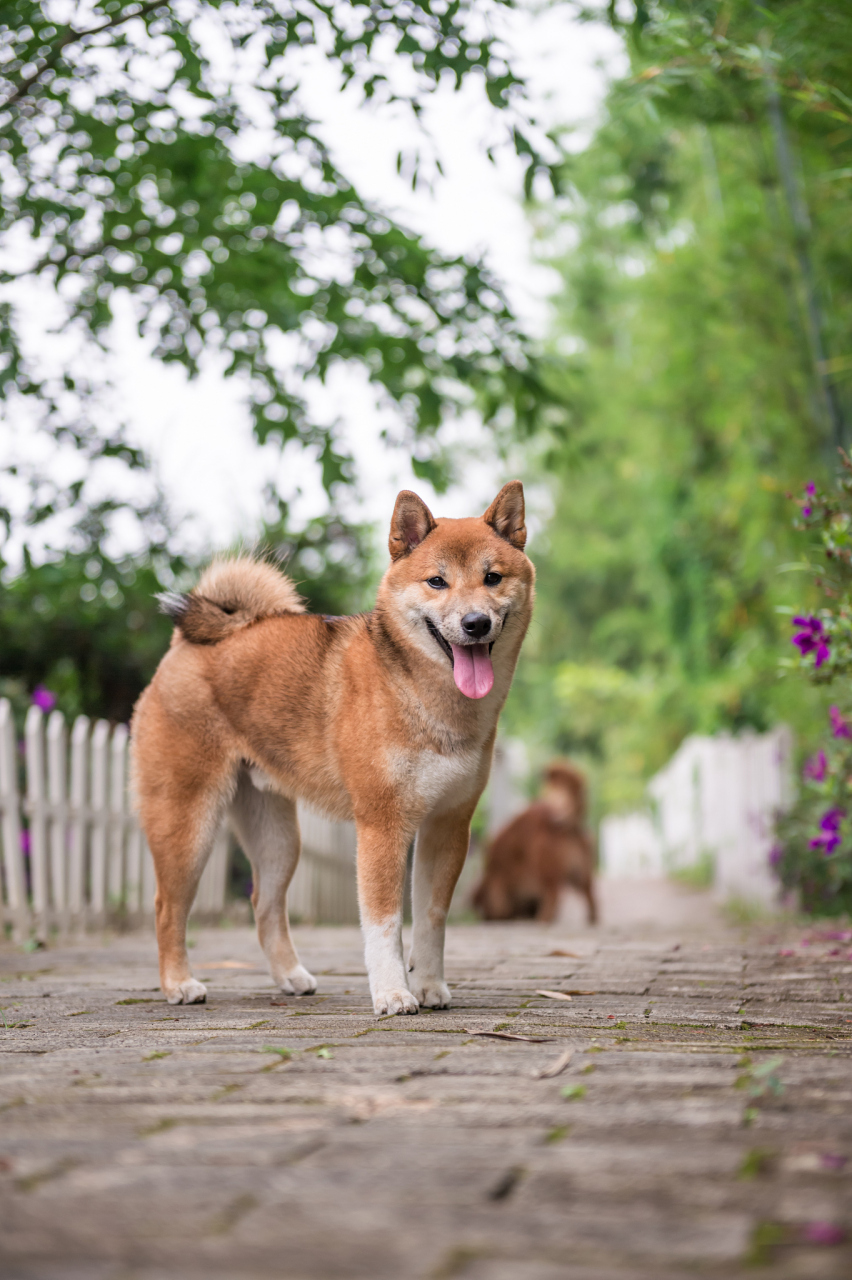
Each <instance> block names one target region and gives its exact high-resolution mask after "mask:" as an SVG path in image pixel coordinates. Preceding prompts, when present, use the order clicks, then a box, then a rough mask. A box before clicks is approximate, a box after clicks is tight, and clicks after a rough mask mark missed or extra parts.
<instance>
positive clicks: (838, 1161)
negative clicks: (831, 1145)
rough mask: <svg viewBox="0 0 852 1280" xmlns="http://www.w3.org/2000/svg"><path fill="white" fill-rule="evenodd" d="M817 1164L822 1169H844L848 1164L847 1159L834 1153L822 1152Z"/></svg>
mask: <svg viewBox="0 0 852 1280" xmlns="http://www.w3.org/2000/svg"><path fill="white" fill-rule="evenodd" d="M819 1162H820V1164H821V1165H822V1167H823V1169H845V1168H846V1165H847V1164H848V1163H849V1157H848V1156H840V1155H837V1154H836V1153H835V1152H834V1151H823V1152H822V1154H821V1155H820V1158H819Z"/></svg>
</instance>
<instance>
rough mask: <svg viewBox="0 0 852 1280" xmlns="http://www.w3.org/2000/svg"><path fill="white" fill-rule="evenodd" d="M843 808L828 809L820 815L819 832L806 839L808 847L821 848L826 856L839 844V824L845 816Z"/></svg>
mask: <svg viewBox="0 0 852 1280" xmlns="http://www.w3.org/2000/svg"><path fill="white" fill-rule="evenodd" d="M845 816H846V815H845V812H844V810H843V809H828V810H827V811H826V812H825V813H824V814H823V815H822V821H821V822H820V824H819V825H820V833H819V835H818V836H814V838H813V840H809V841H808V848H810V849H820V848H821V849H822V851H823V853H824V854H825V856H826V857H828V855H829V854H830V853H833V852H834V850H835V849H836V848H837V846H838V845H839V844H840V824H841V822H842V821H843V819H844V817H845Z"/></svg>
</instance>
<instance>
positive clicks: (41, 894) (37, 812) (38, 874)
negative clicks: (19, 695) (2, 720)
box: [24, 707, 50, 938]
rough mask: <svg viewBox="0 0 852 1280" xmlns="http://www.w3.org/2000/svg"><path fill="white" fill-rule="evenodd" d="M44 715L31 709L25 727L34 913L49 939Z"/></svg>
mask: <svg viewBox="0 0 852 1280" xmlns="http://www.w3.org/2000/svg"><path fill="white" fill-rule="evenodd" d="M43 722H44V716H43V715H42V712H41V708H40V707H30V709H29V711H28V712H27V718H26V722H25V724H24V744H25V750H26V760H27V815H28V817H29V820H30V875H31V877H32V897H33V914H34V916H35V926H36V933H37V935H38V937H39V938H45V937H46V936H47V928H48V913H49V909H50V901H49V898H48V873H47V813H46V805H47V795H46V793H45V784H44V723H43Z"/></svg>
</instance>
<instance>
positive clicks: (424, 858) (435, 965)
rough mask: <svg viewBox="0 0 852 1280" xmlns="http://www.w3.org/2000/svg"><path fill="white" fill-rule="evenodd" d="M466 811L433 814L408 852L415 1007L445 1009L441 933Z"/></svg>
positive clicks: (463, 843) (464, 840)
mask: <svg viewBox="0 0 852 1280" xmlns="http://www.w3.org/2000/svg"><path fill="white" fill-rule="evenodd" d="M470 819H471V812H470V809H469V808H465V809H464V810H461V811H460V810H456V811H454V812H452V813H442V814H433V815H432V816H431V817H429V818H427V819H426V821H425V822H423V823H422V824H421V827H420V831H419V832H418V834H417V844H416V846H415V849H414V879H413V894H412V898H413V915H414V938H413V942H412V946H411V955H410V957H409V961H408V967H409V970H410V971H411V972H412V973H413V975H414V976H413V979H411V980H410V982H409V985H410V986H411V989H412V991H413V992H414V994H415V996H416V997H417V999H418V1001H419V1002H420V1004H422V1005H425V1006H428V1007H429V1008H432V1009H446V1008H447V1006H448V1005H449V1003H450V989H449V987H448V986H447V984H446V982H445V981H444V932H445V928H446V923H447V912H448V911H449V909H450V903H451V901H452V897H453V890H454V889H455V887H456V881H457V880H458V878H459V875H460V874H461V869H462V867H463V866H464V860H465V858H466V857H467V848H468V844H469V842H470Z"/></svg>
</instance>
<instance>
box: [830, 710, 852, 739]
mask: <svg viewBox="0 0 852 1280" xmlns="http://www.w3.org/2000/svg"><path fill="white" fill-rule="evenodd" d="M828 714H829V715H830V717H831V732H832V733H833V734H834V736H835V738H852V725H850V724H849V721H848V720H847V719H846V718H845V717H844V716H842V715H841V714H840V710H839V708H838V707H829V708H828Z"/></svg>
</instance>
